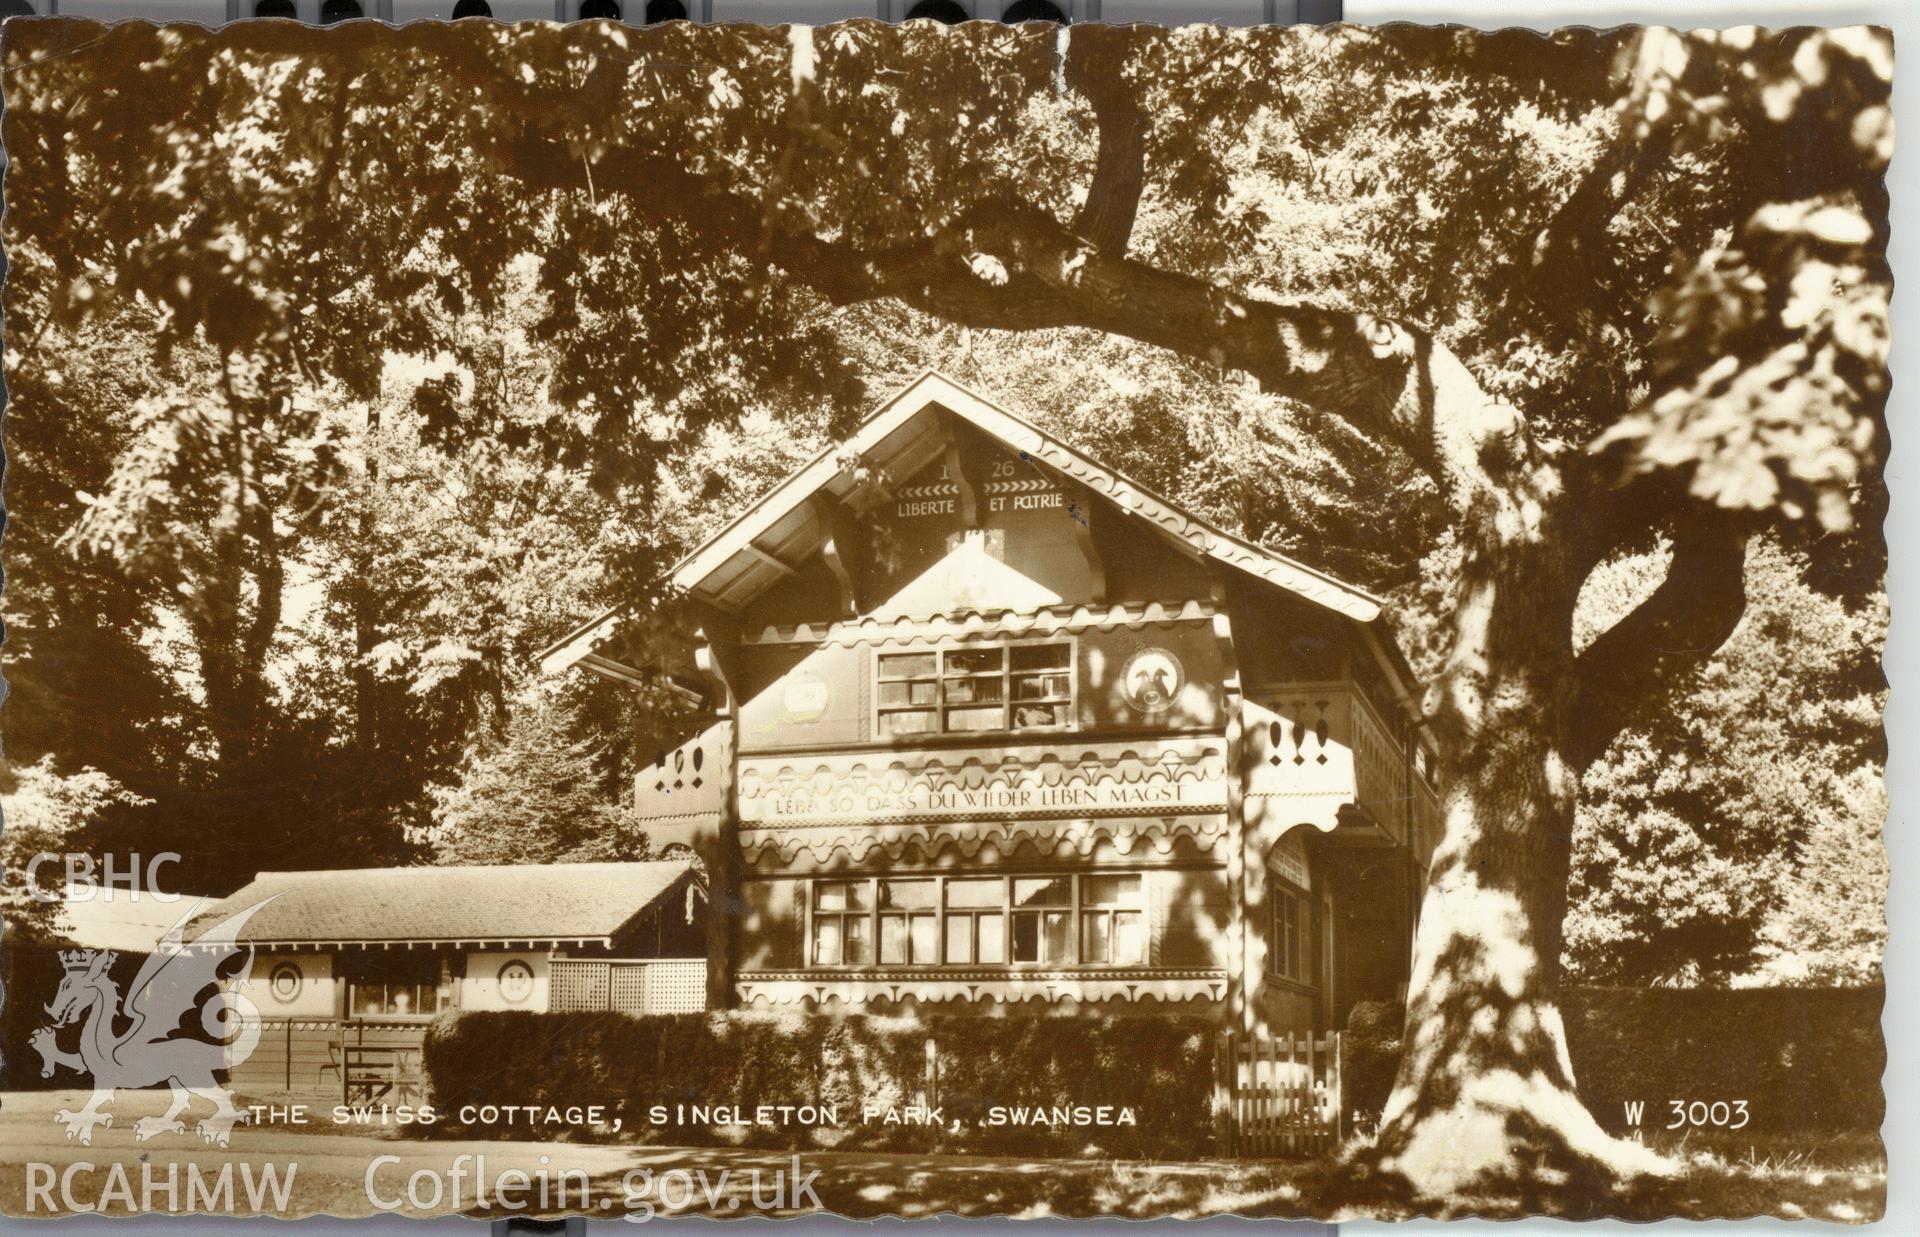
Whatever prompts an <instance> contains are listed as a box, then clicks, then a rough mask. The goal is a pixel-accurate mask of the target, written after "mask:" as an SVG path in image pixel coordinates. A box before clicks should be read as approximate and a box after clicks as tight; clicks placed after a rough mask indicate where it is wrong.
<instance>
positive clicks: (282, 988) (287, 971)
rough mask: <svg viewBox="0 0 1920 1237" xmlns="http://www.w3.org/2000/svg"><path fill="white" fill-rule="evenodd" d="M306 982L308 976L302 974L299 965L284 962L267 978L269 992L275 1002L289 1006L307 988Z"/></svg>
mask: <svg viewBox="0 0 1920 1237" xmlns="http://www.w3.org/2000/svg"><path fill="white" fill-rule="evenodd" d="M306 982H307V980H306V976H304V975H302V974H301V973H300V965H299V963H297V962H282V963H281V964H280V965H279V966H276V967H274V968H273V973H272V974H271V975H269V976H268V977H267V991H268V992H269V993H271V994H272V996H273V999H274V1000H276V1001H278V1002H280V1003H281V1004H282V1005H287V1004H290V1003H291V1002H292V1001H293V999H294V998H295V997H297V996H299V995H300V989H301V988H303V987H305V986H306Z"/></svg>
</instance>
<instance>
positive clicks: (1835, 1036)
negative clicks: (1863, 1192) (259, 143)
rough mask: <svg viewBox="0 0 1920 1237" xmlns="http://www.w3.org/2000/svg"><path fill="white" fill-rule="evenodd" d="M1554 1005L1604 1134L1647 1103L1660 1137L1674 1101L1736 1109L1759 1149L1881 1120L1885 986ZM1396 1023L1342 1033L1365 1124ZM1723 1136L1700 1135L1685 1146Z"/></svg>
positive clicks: (1593, 991)
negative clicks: (1736, 1103) (1743, 1107)
mask: <svg viewBox="0 0 1920 1237" xmlns="http://www.w3.org/2000/svg"><path fill="white" fill-rule="evenodd" d="M1561 1000H1562V1009H1563V1010H1564V1013H1565V1017H1566V1020H1567V1040H1568V1045H1569V1048H1570V1050H1571V1051H1572V1053H1573V1054H1574V1060H1575V1062H1576V1063H1577V1070H1576V1077H1577V1078H1578V1080H1579V1089H1580V1096H1581V1098H1582V1099H1583V1100H1585V1101H1586V1104H1587V1107H1588V1108H1589V1109H1590V1110H1592V1112H1593V1113H1594V1114H1595V1115H1596V1116H1598V1117H1599V1118H1600V1120H1601V1122H1602V1123H1603V1124H1605V1125H1606V1126H1608V1127H1609V1128H1612V1129H1616V1130H1622V1131H1625V1130H1626V1127H1627V1120H1626V1109H1625V1107H1624V1105H1626V1104H1628V1103H1636V1102H1637V1103H1641V1104H1644V1105H1645V1107H1644V1114H1645V1115H1644V1118H1643V1125H1642V1126H1641V1127H1640V1128H1641V1132H1642V1133H1643V1134H1653V1133H1656V1132H1659V1131H1662V1130H1665V1129H1666V1128H1667V1127H1668V1126H1669V1123H1670V1122H1671V1121H1672V1119H1673V1116H1672V1111H1671V1109H1670V1108H1669V1107H1668V1104H1669V1101H1671V1100H1676V1099H1680V1100H1686V1101H1688V1102H1691V1101H1693V1100H1702V1101H1705V1102H1707V1103H1709V1104H1711V1103H1712V1102H1713V1101H1716V1100H1719V1101H1731V1100H1734V1099H1744V1100H1746V1101H1747V1111H1748V1113H1749V1117H1748V1120H1747V1121H1746V1123H1745V1125H1744V1127H1743V1128H1744V1131H1745V1133H1744V1137H1745V1138H1747V1139H1750V1140H1757V1141H1761V1142H1764V1141H1766V1140H1769V1139H1774V1138H1779V1137H1789V1138H1805V1137H1807V1136H1808V1135H1809V1134H1811V1133H1812V1132H1814V1131H1820V1132H1823V1133H1829V1134H1830V1133H1834V1132H1841V1131H1844V1132H1848V1133H1857V1134H1864V1135H1877V1134H1878V1132H1879V1129H1880V1125H1881V1122H1882V1121H1883V1120H1884V1119H1885V1117H1886V1100H1885V1096H1884V1094H1883V1092H1882V1090H1881V1085H1880V1075H1881V1073H1882V1071H1884V1070H1885V1068H1886V1061H1887V1048H1886V1041H1885V1038H1884V1037H1883V1035H1882V1034H1881V1030H1880V1013H1881V1008H1882V1006H1883V1005H1884V1004H1885V1001H1886V990H1885V989H1883V988H1880V987H1857V988H1843V989H1835V990H1829V989H1819V988H1741V989H1724V988H1721V989H1714V988H1602V987H1591V986H1571V987H1569V988H1567V989H1566V990H1565V991H1564V992H1563V993H1562V997H1561ZM1399 1014H1400V1011H1398V1010H1397V1009H1395V1008H1394V1007H1390V1006H1385V1005H1379V1004H1375V1005H1373V1006H1372V1007H1369V1006H1367V1005H1366V1004H1365V1003H1363V1004H1362V1005H1357V1006H1355V1007H1354V1016H1353V1018H1352V1019H1351V1020H1350V1021H1349V1022H1348V1026H1347V1034H1346V1043H1345V1054H1346V1055H1345V1056H1344V1057H1343V1058H1342V1065H1343V1071H1344V1072H1343V1075H1342V1076H1343V1077H1344V1078H1345V1079H1346V1085H1347V1107H1348V1110H1349V1111H1350V1112H1352V1113H1354V1114H1355V1115H1356V1117H1357V1118H1359V1119H1360V1120H1361V1121H1362V1122H1363V1124H1364V1122H1365V1121H1366V1120H1367V1119H1368V1118H1370V1117H1371V1116H1372V1115H1374V1114H1377V1113H1378V1112H1379V1111H1380V1108H1381V1106H1382V1105H1383V1104H1384V1103H1385V1102H1386V1098H1387V1093H1388V1092H1389V1091H1390V1090H1391V1089H1392V1087H1393V1078H1394V1072H1395V1069H1396V1068H1397V1066H1398V1063H1399V1057H1400V1034H1401V1021H1400V1016H1399ZM1709 1115H1711V1114H1709ZM1735 1120H1737V1118H1734V1117H1732V1116H1731V1115H1729V1116H1728V1118H1727V1121H1726V1122H1725V1124H1729V1125H1730V1124H1732V1123H1733V1121H1735ZM1724 1132H1726V1131H1724V1130H1716V1129H1714V1128H1712V1127H1711V1126H1708V1127H1706V1128H1701V1129H1696V1130H1695V1131H1694V1132H1693V1135H1692V1136H1694V1137H1701V1136H1705V1137H1707V1138H1711V1137H1712V1136H1714V1135H1715V1134H1717V1133H1724ZM1736 1145H1739V1146H1742V1147H1745V1146H1748V1145H1751V1144H1750V1143H1747V1142H1741V1143H1738V1144H1736Z"/></svg>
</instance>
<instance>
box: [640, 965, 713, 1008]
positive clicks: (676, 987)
mask: <svg viewBox="0 0 1920 1237" xmlns="http://www.w3.org/2000/svg"><path fill="white" fill-rule="evenodd" d="M647 969H648V970H649V971H650V972H651V974H649V975H648V976H647V1012H648V1013H650V1014H697V1013H699V1012H700V1011H701V1010H703V1009H705V1008H706V1007H707V963H706V959H704V958H684V959H680V958H676V959H672V960H670V961H666V962H655V963H652V964H651V965H649V967H648V968H647Z"/></svg>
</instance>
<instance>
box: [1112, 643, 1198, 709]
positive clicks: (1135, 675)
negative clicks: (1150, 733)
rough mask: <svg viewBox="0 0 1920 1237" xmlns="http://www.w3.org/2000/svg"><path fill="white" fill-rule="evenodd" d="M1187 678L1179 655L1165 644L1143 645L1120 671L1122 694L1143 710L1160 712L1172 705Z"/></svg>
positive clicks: (1128, 701)
mask: <svg viewBox="0 0 1920 1237" xmlns="http://www.w3.org/2000/svg"><path fill="white" fill-rule="evenodd" d="M1186 682H1187V672H1186V668H1185V667H1183V666H1182V665H1181V664H1180V659H1179V658H1178V657H1175V656H1174V655H1173V654H1172V653H1170V652H1168V651H1167V650H1166V649H1162V648H1149V649H1141V650H1140V651H1139V652H1137V653H1135V654H1134V655H1133V656H1132V657H1129V658H1128V659H1127V664H1126V665H1125V666H1124V667H1122V669H1121V671H1120V694H1121V695H1123V696H1125V697H1126V699H1127V703H1128V704H1130V705H1132V706H1133V707H1134V708H1136V709H1138V710H1140V711H1141V712H1142V713H1161V712H1165V711H1166V710H1167V709H1170V708H1172V707H1173V702H1174V698H1175V697H1177V696H1179V694H1180V689H1181V688H1182V687H1184V686H1186Z"/></svg>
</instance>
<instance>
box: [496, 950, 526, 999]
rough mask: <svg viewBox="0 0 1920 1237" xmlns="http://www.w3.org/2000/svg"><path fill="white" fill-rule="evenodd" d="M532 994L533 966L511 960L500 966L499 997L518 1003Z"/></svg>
mask: <svg viewBox="0 0 1920 1237" xmlns="http://www.w3.org/2000/svg"><path fill="white" fill-rule="evenodd" d="M532 995H533V968H532V967H530V966H528V965H527V964H526V963H524V962H520V961H517V960H516V961H513V962H509V963H507V964H506V965H505V966H503V967H501V968H500V999H501V1000H503V1001H505V1002H506V1003H507V1004H509V1005H518V1004H520V1003H521V1002H522V1001H524V1000H526V999H527V998H528V997H530V996H532Z"/></svg>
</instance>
